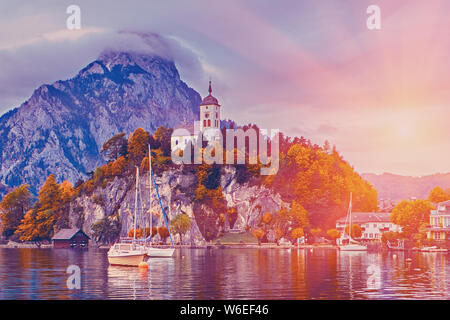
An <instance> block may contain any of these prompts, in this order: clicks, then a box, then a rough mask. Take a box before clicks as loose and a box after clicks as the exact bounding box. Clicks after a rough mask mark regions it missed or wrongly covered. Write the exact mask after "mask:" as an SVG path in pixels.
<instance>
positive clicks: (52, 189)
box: [16, 174, 67, 242]
mask: <svg viewBox="0 0 450 320" xmlns="http://www.w3.org/2000/svg"><path fill="white" fill-rule="evenodd" d="M66 188H67V186H66ZM63 201H64V198H63V197H62V195H61V190H60V185H59V184H58V183H56V180H55V176H54V175H53V174H51V175H49V176H48V178H47V180H46V181H45V183H44V185H43V186H42V188H41V190H40V191H39V198H38V201H37V203H35V205H34V207H33V209H31V210H28V212H27V213H26V214H25V216H24V219H23V220H22V222H21V225H20V226H19V228H18V229H17V230H16V233H18V234H19V236H20V239H21V240H23V241H35V242H40V241H42V240H45V239H46V240H50V237H51V235H52V234H53V231H54V227H55V224H56V222H57V221H58V210H60V209H61V204H62V203H63Z"/></svg>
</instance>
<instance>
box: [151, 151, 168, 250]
mask: <svg viewBox="0 0 450 320" xmlns="http://www.w3.org/2000/svg"><path fill="white" fill-rule="evenodd" d="M148 168H149V175H148V176H149V185H150V193H149V197H150V209H149V213H150V242H149V243H148V244H146V253H147V256H148V257H149V258H156V257H158V258H164V257H171V256H173V253H174V252H175V248H174V247H173V241H172V236H170V240H171V241H172V247H171V248H158V247H153V245H152V242H153V241H152V240H153V215H152V178H153V180H154V177H153V170H152V153H151V149H150V145H149V146H148ZM154 182H155V190H156V194H157V195H158V199H159V194H158V186H157V185H156V181H154ZM160 205H161V210H163V211H164V209H163V207H162V204H161V201H160ZM163 214H164V212H163ZM164 218H165V216H164ZM166 224H167V221H166ZM167 228H169V226H168V225H167ZM169 233H170V230H169Z"/></svg>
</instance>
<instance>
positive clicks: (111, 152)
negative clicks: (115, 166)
mask: <svg viewBox="0 0 450 320" xmlns="http://www.w3.org/2000/svg"><path fill="white" fill-rule="evenodd" d="M127 148H128V141H127V139H126V138H125V133H124V132H121V133H118V134H116V135H115V136H113V137H112V138H110V139H109V140H108V141H106V142H105V143H104V144H103V148H102V150H101V151H100V152H101V153H103V154H105V156H106V157H107V158H108V159H109V160H116V159H117V158H119V157H120V156H125V155H126V154H127Z"/></svg>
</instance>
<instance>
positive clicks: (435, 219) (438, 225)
mask: <svg viewBox="0 0 450 320" xmlns="http://www.w3.org/2000/svg"><path fill="white" fill-rule="evenodd" d="M427 237H428V239H433V240H447V239H450V200H449V201H445V202H440V203H438V204H437V209H436V210H431V213H430V227H429V228H428V230H427Z"/></svg>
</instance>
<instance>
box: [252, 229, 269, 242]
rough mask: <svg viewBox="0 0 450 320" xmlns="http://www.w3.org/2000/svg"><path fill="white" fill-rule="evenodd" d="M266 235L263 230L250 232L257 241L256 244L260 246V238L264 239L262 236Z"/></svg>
mask: <svg viewBox="0 0 450 320" xmlns="http://www.w3.org/2000/svg"><path fill="white" fill-rule="evenodd" d="M265 234H266V232H265V231H264V229H260V228H258V229H254V230H253V231H252V235H253V236H254V237H255V238H256V239H257V240H258V244H259V245H261V241H262V238H263V237H264V235H265Z"/></svg>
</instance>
